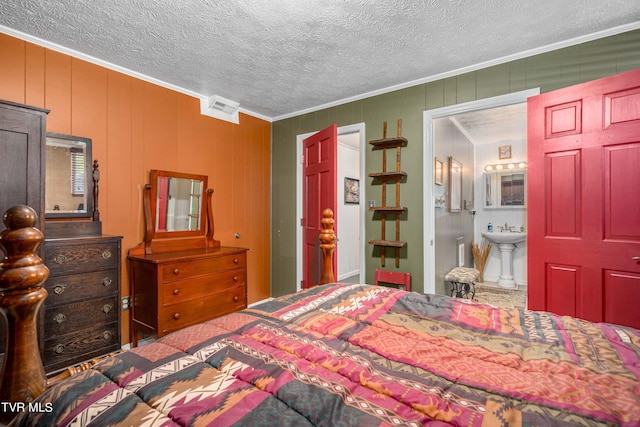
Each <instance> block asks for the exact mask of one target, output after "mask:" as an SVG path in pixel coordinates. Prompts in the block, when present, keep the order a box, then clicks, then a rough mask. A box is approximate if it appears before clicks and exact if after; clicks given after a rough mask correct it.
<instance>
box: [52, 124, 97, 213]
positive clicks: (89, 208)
mask: <svg viewBox="0 0 640 427" xmlns="http://www.w3.org/2000/svg"><path fill="white" fill-rule="evenodd" d="M50 138H51V139H53V138H55V139H63V140H67V141H79V142H83V143H84V144H85V145H86V149H85V162H84V163H85V170H84V178H85V184H84V186H85V205H86V206H85V211H84V212H56V211H47V210H46V203H45V212H44V216H45V218H92V217H93V205H94V200H93V171H92V166H93V157H92V153H91V138H85V137H81V136H74V135H65V134H62V133H54V132H47V135H46V140H47V145H49V139H50ZM45 153H46V148H45ZM45 164H46V160H45ZM46 173H47V170H46V167H45V183H46ZM46 197H47V189H46V185H45V200H46Z"/></svg>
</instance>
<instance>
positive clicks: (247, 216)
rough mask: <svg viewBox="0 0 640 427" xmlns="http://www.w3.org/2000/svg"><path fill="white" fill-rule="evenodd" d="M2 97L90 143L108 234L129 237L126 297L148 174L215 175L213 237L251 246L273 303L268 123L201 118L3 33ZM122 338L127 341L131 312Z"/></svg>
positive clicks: (175, 99) (174, 99)
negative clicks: (40, 111) (43, 113)
mask: <svg viewBox="0 0 640 427" xmlns="http://www.w3.org/2000/svg"><path fill="white" fill-rule="evenodd" d="M0 98H1V99H5V100H9V101H14V102H19V103H23V104H29V105H34V106H38V107H44V108H47V109H49V110H51V112H50V113H49V115H48V117H47V131H49V132H58V133H64V134H71V135H76V136H83V137H88V138H91V139H92V141H93V145H92V148H93V157H94V159H98V161H99V164H100V172H101V175H100V176H101V180H100V197H99V205H98V207H99V209H100V219H101V220H102V228H103V233H104V234H110V235H120V236H123V240H122V248H123V259H122V266H123V268H122V292H121V293H122V295H123V296H124V295H129V278H128V271H127V264H126V253H127V250H128V249H129V248H131V247H133V246H135V245H137V244H138V243H139V242H140V241H142V239H143V225H144V219H143V215H142V188H143V186H144V185H145V184H146V183H147V182H148V180H149V171H150V169H161V170H171V171H178V172H190V173H196V174H201V175H208V177H209V187H211V188H213V190H214V193H213V211H214V221H215V237H216V238H217V239H219V240H220V241H221V242H222V244H223V245H226V246H241V247H246V248H249V253H248V276H249V277H248V287H249V290H248V293H249V303H252V302H256V301H260V300H262V299H265V298H268V297H269V294H270V286H269V276H270V274H269V268H270V267H269V258H270V256H269V248H270V243H269V200H270V188H269V185H270V132H271V125H270V123H269V122H266V121H264V120H260V119H256V118H254V117H251V116H247V115H243V114H241V115H240V124H239V125H235V124H232V123H228V122H225V121H221V120H217V119H214V118H211V117H206V116H202V115H200V103H199V100H197V99H195V98H192V97H190V96H187V95H183V94H180V93H177V92H174V91H171V90H169V89H165V88H162V87H160V86H156V85H153V84H151V83H147V82H144V81H142V80H138V79H135V78H133V77H129V76H127V75H124V74H121V73H118V72H115V71H111V70H109V69H106V68H102V67H100V66H97V65H94V64H91V63H88V62H85V61H82V60H79V59H76V58H73V57H71V56H68V55H65V54H61V53H58V52H55V51H52V50H49V49H45V48H43V47H40V46H37V45H34V44H31V43H27V42H25V41H23V40H20V39H17V38H14V37H11V36H8V35H5V34H0ZM45 232H46V230H45ZM236 232H237V233H240V239H236V238H235V237H234V234H235V233H236ZM122 337H123V338H122V341H123V343H127V342H129V317H128V312H124V313H123V316H122Z"/></svg>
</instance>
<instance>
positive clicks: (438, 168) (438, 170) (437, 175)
mask: <svg viewBox="0 0 640 427" xmlns="http://www.w3.org/2000/svg"><path fill="white" fill-rule="evenodd" d="M443 174H444V163H443V162H442V160H440V159H438V158H437V157H436V158H435V161H434V165H433V183H434V184H435V185H442V184H443V182H444V179H443Z"/></svg>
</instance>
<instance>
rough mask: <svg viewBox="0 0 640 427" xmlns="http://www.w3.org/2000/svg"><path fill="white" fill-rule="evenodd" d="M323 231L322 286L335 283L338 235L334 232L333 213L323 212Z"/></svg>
mask: <svg viewBox="0 0 640 427" xmlns="http://www.w3.org/2000/svg"><path fill="white" fill-rule="evenodd" d="M320 224H322V231H321V232H320V249H322V274H321V276H320V283H319V284H320V285H324V284H325V283H332V282H334V281H335V278H334V277H333V262H332V261H333V251H334V249H335V248H336V245H335V243H336V240H338V239H337V237H336V234H335V232H334V231H333V226H334V224H335V221H334V219H333V211H332V210H331V209H325V210H323V211H322V219H321V220H320Z"/></svg>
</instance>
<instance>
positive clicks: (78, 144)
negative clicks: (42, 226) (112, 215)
mask: <svg viewBox="0 0 640 427" xmlns="http://www.w3.org/2000/svg"><path fill="white" fill-rule="evenodd" d="M45 170H46V173H45V176H46V179H45V216H46V218H91V217H92V211H93V180H92V173H91V139H90V138H84V137H80V136H73V135H64V134H60V133H51V132H49V133H47V143H46V169H45Z"/></svg>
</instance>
